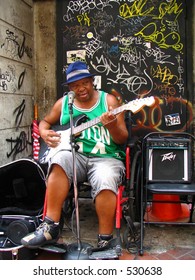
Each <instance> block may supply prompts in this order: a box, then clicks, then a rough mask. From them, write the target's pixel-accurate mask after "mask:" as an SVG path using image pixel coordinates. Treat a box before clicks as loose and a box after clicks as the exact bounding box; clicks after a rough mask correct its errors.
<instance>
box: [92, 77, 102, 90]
mask: <svg viewBox="0 0 195 280" xmlns="http://www.w3.org/2000/svg"><path fill="white" fill-rule="evenodd" d="M94 86H95V88H96V89H101V88H102V77H101V76H94Z"/></svg>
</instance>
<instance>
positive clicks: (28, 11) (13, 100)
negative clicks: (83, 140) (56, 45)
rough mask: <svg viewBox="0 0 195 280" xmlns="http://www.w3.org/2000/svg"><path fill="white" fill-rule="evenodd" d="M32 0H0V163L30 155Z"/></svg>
mask: <svg viewBox="0 0 195 280" xmlns="http://www.w3.org/2000/svg"><path fill="white" fill-rule="evenodd" d="M33 57H34V49H33V1H32V0H6V1H5V0H0V135H1V136H0V165H4V164H6V163H9V162H11V161H13V160H14V159H19V158H23V157H28V156H29V155H31V154H32V137H31V124H32V120H33V117H34V116H33V103H34V101H33V100H34V69H33Z"/></svg>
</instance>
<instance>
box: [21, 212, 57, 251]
mask: <svg viewBox="0 0 195 280" xmlns="http://www.w3.org/2000/svg"><path fill="white" fill-rule="evenodd" d="M59 234H60V227H59V224H58V223H54V221H53V220H51V219H49V218H47V217H45V219H44V221H43V222H42V223H41V224H40V225H39V227H38V228H37V229H36V230H35V231H34V232H31V233H29V234H28V235H26V236H25V237H23V238H22V239H21V244H22V245H24V246H25V247H28V248H39V247H41V246H43V245H46V244H52V243H55V242H56V241H57V240H58V238H59Z"/></svg>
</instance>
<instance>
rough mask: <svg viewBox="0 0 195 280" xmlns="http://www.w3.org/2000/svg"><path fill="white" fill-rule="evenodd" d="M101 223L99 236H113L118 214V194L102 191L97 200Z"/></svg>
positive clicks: (97, 211) (97, 210)
mask: <svg viewBox="0 0 195 280" xmlns="http://www.w3.org/2000/svg"><path fill="white" fill-rule="evenodd" d="M95 208H96V213H97V216H98V221H99V234H112V233H113V229H114V223H115V213H116V194H115V193H113V192H112V191H110V190H103V191H101V192H100V193H99V194H98V195H97V197H96V199H95Z"/></svg>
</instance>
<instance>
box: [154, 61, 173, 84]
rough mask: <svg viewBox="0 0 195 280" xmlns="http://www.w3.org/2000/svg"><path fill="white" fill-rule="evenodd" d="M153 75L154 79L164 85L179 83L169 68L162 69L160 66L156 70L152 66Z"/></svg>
mask: <svg viewBox="0 0 195 280" xmlns="http://www.w3.org/2000/svg"><path fill="white" fill-rule="evenodd" d="M151 75H152V77H153V78H158V79H159V80H160V81H161V82H162V83H163V84H166V85H173V84H176V83H177V81H178V78H177V76H176V75H173V74H172V73H171V70H170V69H169V68H168V67H167V66H165V67H163V68H161V66H160V65H158V66H157V67H156V69H155V68H154V67H153V66H151Z"/></svg>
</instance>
